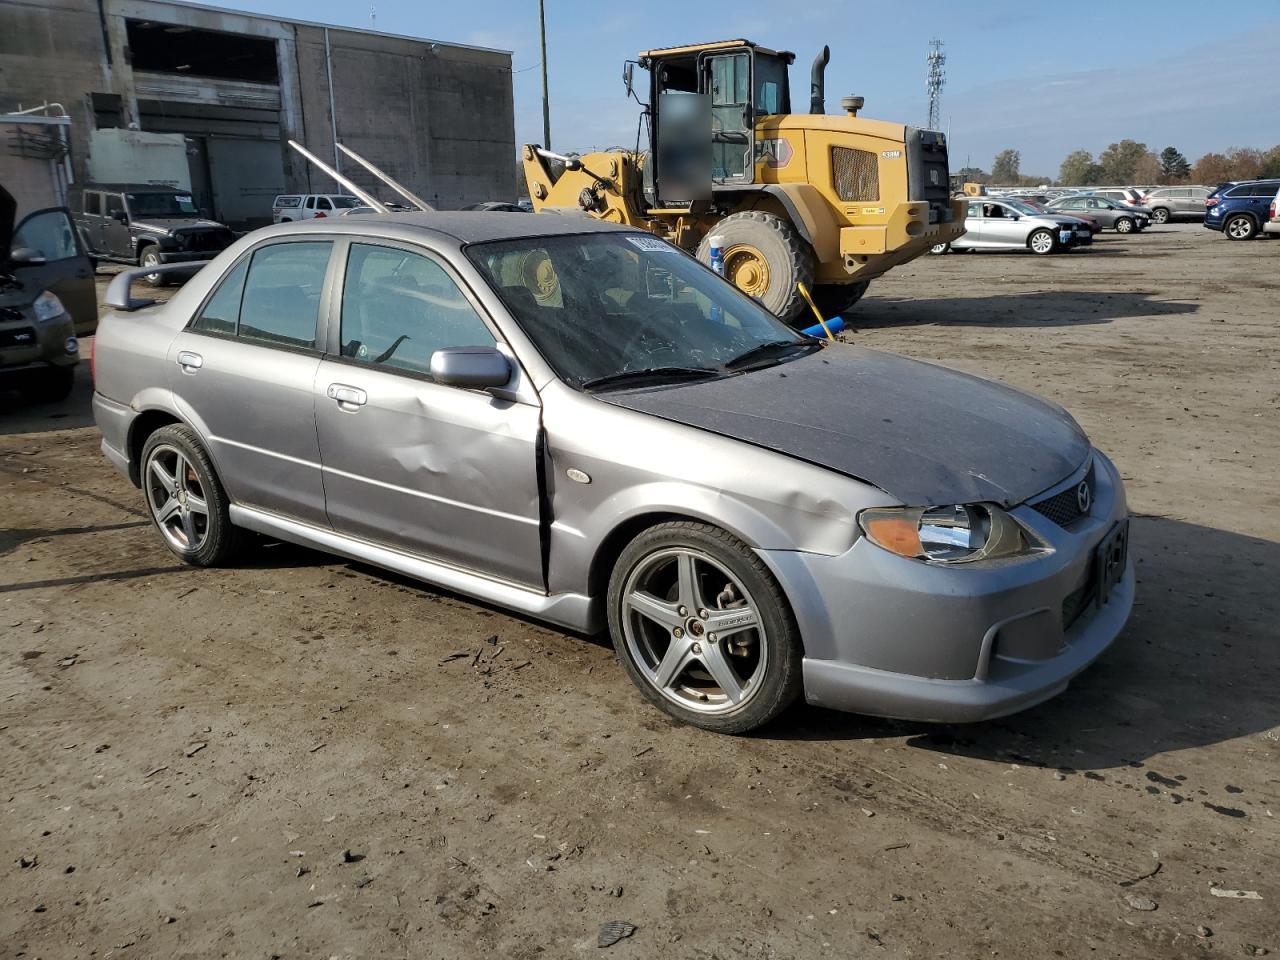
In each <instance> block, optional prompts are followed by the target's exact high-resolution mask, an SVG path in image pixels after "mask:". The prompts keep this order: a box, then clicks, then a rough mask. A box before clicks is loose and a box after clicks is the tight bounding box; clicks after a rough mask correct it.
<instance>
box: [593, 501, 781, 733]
mask: <svg viewBox="0 0 1280 960" xmlns="http://www.w3.org/2000/svg"><path fill="white" fill-rule="evenodd" d="M608 605H609V632H610V634H611V636H612V638H613V645H614V649H615V651H616V652H617V655H618V659H619V660H621V661H622V665H623V667H624V668H625V669H626V671H627V674H628V676H630V677H631V680H632V682H633V683H635V685H636V686H637V687H638V688H639V689H640V692H641V693H642V694H643V695H644V697H645V698H646V699H647V700H648V701H649V702H650V703H652V704H654V705H655V706H656V707H658V708H659V709H661V710H663V711H665V712H666V713H667V714H669V715H670V716H672V717H674V718H675V719H677V720H680V721H682V722H684V723H688V724H691V725H692V726H696V727H701V728H702V729H704V730H711V731H713V732H716V733H729V734H734V733H746V732H747V731H749V730H754V729H756V728H757V727H759V726H762V725H763V724H765V723H768V722H769V721H770V720H772V719H774V718H775V717H777V716H778V714H780V713H781V712H782V711H783V710H785V709H786V708H787V707H788V706H789V705H790V704H791V703H792V702H793V701H794V700H795V699H796V697H797V696H799V694H800V690H801V644H800V636H799V630H798V628H797V627H796V625H795V620H794V618H793V617H792V615H791V608H790V606H789V605H788V604H787V600H786V597H785V596H784V595H783V593H782V589H781V588H780V587H779V586H778V584H777V581H775V580H774V579H773V577H772V575H771V574H770V573H769V570H768V568H767V567H765V565H764V563H763V562H762V561H761V560H760V558H759V557H758V556H756V554H755V553H753V552H752V551H751V550H750V549H749V548H748V547H747V546H746V545H745V544H744V543H742V541H740V540H738V539H737V538H736V537H734V536H733V535H731V534H729V533H727V532H725V531H724V530H721V529H719V528H717V527H713V526H710V525H708V524H705V523H696V522H693V521H683V520H682V521H672V522H669V523H662V524H658V525H657V526H654V527H650V528H649V529H648V530H645V531H644V532H643V533H641V534H640V535H639V536H637V537H636V538H635V539H634V540H632V541H631V543H629V544H628V545H627V547H626V548H625V549H624V550H623V551H622V554H621V556H619V557H618V561H617V563H616V564H615V565H614V568H613V573H612V575H611V576H610V578H609V592H608Z"/></svg>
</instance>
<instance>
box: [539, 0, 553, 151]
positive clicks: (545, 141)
mask: <svg viewBox="0 0 1280 960" xmlns="http://www.w3.org/2000/svg"><path fill="white" fill-rule="evenodd" d="M538 32H539V34H540V35H541V37H542V148H543V149H544V150H550V149H551V101H550V100H549V99H548V97H547V6H546V0H538Z"/></svg>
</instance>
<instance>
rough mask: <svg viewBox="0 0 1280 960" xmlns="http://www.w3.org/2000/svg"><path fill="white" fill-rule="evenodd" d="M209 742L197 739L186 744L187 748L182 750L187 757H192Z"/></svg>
mask: <svg viewBox="0 0 1280 960" xmlns="http://www.w3.org/2000/svg"><path fill="white" fill-rule="evenodd" d="M208 745H209V744H208V743H206V742H205V741H204V740H197V741H196V742H195V743H189V744H187V749H186V750H184V751H183V753H185V754H186V755H187V756H188V757H194V756H195V755H196V754H197V753H199V752H200V751H201V750H203V749H204V748H205V747H207V746H208Z"/></svg>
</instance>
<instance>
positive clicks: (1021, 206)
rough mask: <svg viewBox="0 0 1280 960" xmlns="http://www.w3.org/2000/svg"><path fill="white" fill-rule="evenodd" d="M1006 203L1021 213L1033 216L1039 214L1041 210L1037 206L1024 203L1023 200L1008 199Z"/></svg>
mask: <svg viewBox="0 0 1280 960" xmlns="http://www.w3.org/2000/svg"><path fill="white" fill-rule="evenodd" d="M1004 205H1005V206H1006V207H1013V209H1015V210H1017V211H1018V212H1019V213H1024V214H1026V215H1027V216H1031V217H1034V216H1037V215H1039V213H1040V211H1039V210H1037V209H1036V208H1035V207H1033V206H1032V205H1031V204H1029V203H1024V202H1023V201H1021V200H1009V199H1006V200H1005V201H1004Z"/></svg>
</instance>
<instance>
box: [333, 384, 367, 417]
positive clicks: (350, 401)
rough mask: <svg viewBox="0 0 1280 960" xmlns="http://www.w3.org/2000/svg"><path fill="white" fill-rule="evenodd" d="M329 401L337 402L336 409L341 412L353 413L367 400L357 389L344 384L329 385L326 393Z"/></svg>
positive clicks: (361, 391)
mask: <svg viewBox="0 0 1280 960" xmlns="http://www.w3.org/2000/svg"><path fill="white" fill-rule="evenodd" d="M326 393H327V395H328V397H329V399H330V400H337V401H338V407H339V408H340V409H342V410H349V411H352V412H354V411H355V410H356V408H357V407H363V406H364V405H365V402H366V401H367V400H368V399H369V395H368V394H366V393H365V392H364V391H363V390H361V389H360V388H359V387H353V386H350V385H349V384H345V383H331V384H329V389H328V390H327V391H326Z"/></svg>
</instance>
